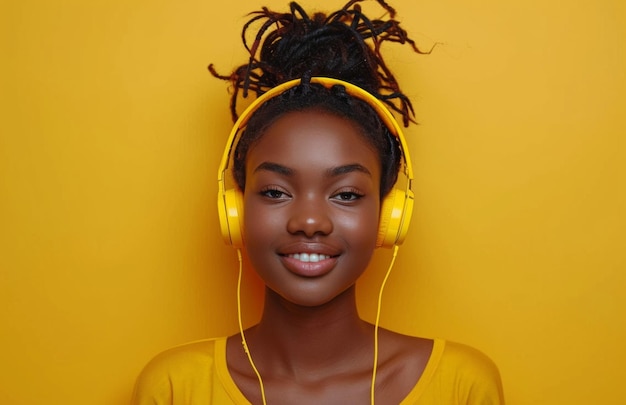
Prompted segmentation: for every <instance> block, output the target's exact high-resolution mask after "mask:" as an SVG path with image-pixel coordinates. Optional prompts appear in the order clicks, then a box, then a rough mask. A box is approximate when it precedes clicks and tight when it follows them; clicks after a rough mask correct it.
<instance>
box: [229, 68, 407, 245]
mask: <svg viewBox="0 0 626 405" xmlns="http://www.w3.org/2000/svg"><path fill="white" fill-rule="evenodd" d="M300 82H301V79H295V80H291V81H288V82H285V83H282V84H280V85H278V86H276V87H274V88H272V89H270V90H268V91H267V92H266V93H264V94H263V95H261V96H260V97H259V98H257V99H256V100H254V101H253V102H252V103H251V104H250V105H249V106H248V108H246V110H245V111H244V112H243V114H241V116H240V117H239V119H238V120H237V122H236V123H235V125H234V126H233V129H232V130H231V131H230V135H229V137H228V141H227V143H226V149H225V150H224V154H223V155H222V161H221V163H220V167H219V169H218V173H217V182H218V196H217V208H218V214H219V219H220V226H221V230H222V237H223V238H224V241H225V242H226V243H227V244H229V245H232V246H233V247H235V248H242V247H243V235H242V230H243V195H242V193H241V190H239V189H237V188H236V187H235V188H229V189H226V185H225V177H226V171H227V169H228V165H229V163H230V160H231V153H232V151H233V150H234V148H235V145H236V141H237V140H238V138H237V135H238V134H239V133H240V132H241V131H242V130H243V129H244V128H245V127H246V125H247V123H248V120H249V119H250V117H251V116H252V114H254V112H255V111H256V110H258V109H259V107H261V106H262V105H263V103H265V102H266V101H268V100H270V99H271V98H273V97H276V96H278V95H280V94H282V93H284V92H285V91H287V90H289V89H290V88H292V87H295V86H297V85H299V84H300ZM311 83H318V84H321V85H322V86H324V87H326V88H331V87H332V86H335V85H340V86H343V87H345V89H346V92H347V93H348V94H349V95H351V96H354V97H356V98H359V99H361V100H363V101H365V102H366V103H367V104H369V105H370V106H371V107H372V108H373V109H374V111H376V113H377V114H378V116H379V117H380V119H381V120H382V121H383V123H384V124H385V125H386V126H387V128H388V129H389V131H390V132H391V133H392V134H393V135H394V136H396V137H397V138H398V141H399V142H400V148H401V149H402V156H403V160H404V165H403V166H402V167H403V169H402V171H403V172H404V175H405V176H406V187H405V189H404V190H402V189H399V188H393V189H392V190H391V191H390V192H389V194H387V196H386V197H385V198H384V200H383V202H382V205H381V210H380V222H379V225H378V237H377V239H376V247H381V246H383V247H393V246H397V245H400V244H401V243H402V242H403V241H404V238H405V237H406V233H407V231H408V229H409V223H410V221H411V214H412V213H413V201H414V194H413V190H412V189H411V185H412V182H413V169H412V167H411V158H410V156H409V149H408V147H407V144H406V140H405V139H404V135H403V133H402V129H401V128H400V125H399V124H398V122H397V121H396V119H395V118H394V116H393V115H392V114H391V112H390V111H389V109H388V108H387V107H386V106H385V105H384V104H383V102H381V101H380V100H379V99H377V98H376V97H374V96H373V95H372V94H370V93H369V92H367V91H366V90H363V89H362V88H360V87H358V86H355V85H353V84H351V83H348V82H344V81H343V80H338V79H332V78H328V77H312V78H311Z"/></svg>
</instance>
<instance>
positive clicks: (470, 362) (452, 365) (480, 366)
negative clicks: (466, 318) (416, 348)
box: [433, 339, 500, 380]
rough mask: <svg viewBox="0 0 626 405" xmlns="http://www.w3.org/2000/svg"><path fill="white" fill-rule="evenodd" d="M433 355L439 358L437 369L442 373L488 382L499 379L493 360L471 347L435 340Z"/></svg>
mask: <svg viewBox="0 0 626 405" xmlns="http://www.w3.org/2000/svg"><path fill="white" fill-rule="evenodd" d="M435 352H437V353H435ZM433 355H437V356H439V357H440V358H439V367H438V368H439V369H440V371H441V372H443V373H450V372H453V373H455V374H457V375H458V374H467V375H471V376H475V377H482V378H485V379H489V380H494V379H499V378H500V374H499V371H498V368H497V366H496V364H495V363H494V362H493V360H492V359H491V358H490V357H489V356H487V355H486V354H485V353H483V352H482V351H480V350H478V349H476V348H474V347H472V346H468V345H466V344H462V343H458V342H453V341H449V340H443V339H435V348H433Z"/></svg>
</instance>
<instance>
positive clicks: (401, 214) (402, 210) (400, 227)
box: [376, 188, 413, 247]
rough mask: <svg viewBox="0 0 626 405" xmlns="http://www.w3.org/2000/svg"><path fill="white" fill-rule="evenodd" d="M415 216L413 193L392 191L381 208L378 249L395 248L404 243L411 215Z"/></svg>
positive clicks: (377, 240)
mask: <svg viewBox="0 0 626 405" xmlns="http://www.w3.org/2000/svg"><path fill="white" fill-rule="evenodd" d="M412 214H413V193H412V192H411V190H408V195H407V193H405V192H404V191H402V190H399V189H396V188H394V189H392V190H391V191H390V192H389V194H388V195H387V196H386V197H385V199H384V200H383V202H382V205H381V208H380V220H379V221H380V222H379V224H378V237H377V239H376V247H393V246H395V245H400V244H402V242H404V238H405V237H406V234H407V231H408V230H409V223H410V222H411V215H412Z"/></svg>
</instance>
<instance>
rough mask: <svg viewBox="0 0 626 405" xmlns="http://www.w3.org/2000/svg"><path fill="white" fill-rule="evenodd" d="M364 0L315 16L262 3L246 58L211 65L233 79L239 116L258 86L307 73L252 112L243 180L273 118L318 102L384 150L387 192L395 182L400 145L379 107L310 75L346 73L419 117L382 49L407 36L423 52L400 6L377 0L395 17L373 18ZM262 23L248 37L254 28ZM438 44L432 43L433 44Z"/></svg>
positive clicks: (237, 160)
mask: <svg viewBox="0 0 626 405" xmlns="http://www.w3.org/2000/svg"><path fill="white" fill-rule="evenodd" d="M362 1H364V0H350V1H348V3H346V4H345V5H344V6H343V7H342V8H341V9H340V10H337V11H335V12H333V13H331V14H329V15H328V16H327V15H325V14H323V13H315V14H314V15H313V18H310V17H309V16H308V15H307V13H306V12H305V11H304V10H303V9H302V7H301V6H300V5H299V4H298V3H296V2H291V3H290V12H288V13H277V12H274V11H271V10H269V9H268V8H267V7H263V8H262V10H260V11H255V12H252V13H250V14H249V15H250V16H251V18H250V20H249V21H248V22H247V23H246V24H245V25H244V27H243V30H242V41H243V44H244V46H245V48H246V49H247V51H248V53H249V55H250V56H249V60H248V63H246V64H244V65H241V66H239V67H237V68H236V69H235V70H234V71H233V72H232V73H231V74H230V75H228V76H224V75H220V74H218V73H217V71H216V70H215V68H214V67H213V65H212V64H211V65H209V71H210V72H211V73H212V74H213V75H214V76H215V77H217V78H220V79H222V80H226V81H229V82H231V84H232V86H233V89H234V91H233V93H232V96H231V102H230V110H231V115H232V118H233V121H236V120H237V118H238V113H237V102H238V100H239V98H240V97H239V96H240V91H241V93H242V94H241V96H243V98H246V97H248V95H249V93H250V92H251V91H252V92H253V93H255V95H256V97H258V96H260V95H262V94H263V93H265V92H266V91H267V90H269V89H271V88H273V87H275V86H277V85H279V84H281V83H284V82H286V81H289V80H293V79H299V78H300V79H302V83H301V84H300V85H299V86H296V87H294V88H291V89H289V90H288V91H286V92H285V93H283V94H281V95H280V96H278V97H275V98H273V99H271V100H269V101H267V102H266V103H265V104H263V105H262V106H261V107H260V108H259V109H258V110H257V111H256V112H255V113H254V114H253V116H252V117H251V118H250V120H249V121H248V125H247V127H246V129H245V130H244V132H243V134H242V135H241V138H240V140H239V142H238V143H237V146H236V149H235V154H234V162H233V176H234V179H235V182H236V184H237V186H238V187H239V188H240V189H241V190H243V189H244V188H245V180H246V179H245V161H246V156H247V153H248V150H249V149H250V147H251V146H252V145H253V144H254V143H255V142H256V141H257V140H258V139H259V138H260V137H261V136H262V135H263V133H264V131H265V129H267V128H268V127H269V126H270V125H271V124H272V123H273V122H275V121H276V120H277V119H278V118H279V117H280V116H282V115H284V114H287V113H289V112H295V111H304V110H307V109H316V110H319V111H323V112H326V113H329V114H333V115H336V116H339V117H343V118H347V119H349V120H351V121H352V122H353V123H355V124H356V125H357V127H358V128H360V129H361V133H362V134H363V135H364V137H365V139H366V140H368V142H370V144H371V145H372V146H373V147H374V148H375V150H376V151H377V152H378V155H379V160H380V164H381V168H382V171H381V186H380V192H381V198H382V197H384V196H385V195H386V194H387V193H388V192H389V191H390V190H391V188H392V187H393V185H394V184H395V182H396V180H397V176H398V171H399V168H400V160H401V152H400V145H399V142H398V140H397V139H396V138H395V136H392V135H391V134H390V132H389V130H388V129H387V128H386V126H385V125H384V124H383V123H382V121H381V120H380V118H379V117H378V114H377V113H376V112H375V111H374V110H373V109H372V108H371V107H370V106H369V105H368V104H367V103H366V102H364V101H362V100H360V99H357V98H355V97H352V96H350V95H348V94H347V93H346V91H345V88H343V86H337V85H336V86H334V87H332V88H330V89H327V88H325V87H324V86H321V85H318V84H312V83H310V78H311V77H331V78H335V79H340V80H343V81H346V82H349V83H352V84H354V85H356V86H359V87H361V88H362V89H364V90H366V91H368V92H369V93H371V94H372V95H374V96H375V97H377V98H378V99H380V100H381V101H383V102H384V103H386V104H387V106H389V107H390V108H391V109H392V110H393V111H395V112H397V113H399V114H400V115H401V116H402V121H403V124H404V126H408V124H409V122H413V115H414V112H413V107H412V105H411V102H410V100H409V99H408V97H406V95H404V94H403V93H402V92H401V91H400V88H399V85H398V83H397V81H396V79H395V77H394V76H393V74H392V73H391V71H390V70H389V69H388V68H387V65H386V64H385V61H384V59H383V57H382V55H381V53H380V50H381V45H382V43H384V42H396V43H401V44H409V45H410V46H411V47H412V49H413V50H414V51H415V52H417V53H420V54H425V53H429V52H430V51H426V52H425V51H422V50H420V49H419V48H418V47H417V46H416V44H415V42H414V41H413V40H411V39H410V38H409V37H408V35H407V33H406V31H404V30H403V29H402V28H401V27H400V23H399V22H398V21H396V20H394V17H395V13H396V12H395V10H394V9H393V8H392V7H391V6H389V5H388V4H387V3H386V2H385V1H384V0H376V3H377V4H378V5H380V6H381V7H382V8H383V9H384V11H385V12H386V13H387V14H388V15H389V19H387V20H383V19H370V18H368V17H367V16H366V15H365V14H364V13H363V12H362V10H361V6H360V5H359V4H358V3H361V2H362ZM254 24H261V26H260V28H259V29H258V31H257V32H256V34H255V35H254V41H253V42H252V44H249V42H248V40H247V38H248V31H249V30H251V29H252V28H251V27H252V26H253V25H254ZM431 50H432V49H431Z"/></svg>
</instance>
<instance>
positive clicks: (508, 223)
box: [0, 0, 626, 405]
mask: <svg viewBox="0 0 626 405" xmlns="http://www.w3.org/2000/svg"><path fill="white" fill-rule="evenodd" d="M5 3H6V4H5ZM211 3H216V2H212V1H186V2H184V1H183V2H174V1H161V0H150V1H142V0H135V1H126V0H108V1H103V0H96V1H82V0H66V1H56V2H51V1H42V0H24V1H20V2H17V1H15V2H3V5H2V12H1V13H0V15H1V16H0V19H1V20H0V27H1V28H0V30H1V31H0V33H1V35H0V38H1V39H0V41H2V42H0V43H1V44H2V53H1V55H2V62H1V63H0V66H1V67H0V69H1V72H0V80H1V83H2V90H1V99H2V105H1V109H0V111H1V117H2V118H1V119H0V238H1V240H0V242H1V244H0V317H1V318H0V328H1V329H0V403H2V404H10V405H24V404H28V405H31V404H33V405H34V404H41V403H48V404H63V405H74V404H75V405H83V404H103V405H104V404H124V403H126V402H127V401H128V397H129V393H130V390H131V387H132V383H133V380H134V378H135V376H136V375H137V373H138V372H139V370H140V369H141V367H142V366H143V364H145V362H146V361H147V360H148V359H149V358H150V357H151V356H152V355H154V354H155V353H156V352H158V351H160V350H162V349H164V348H166V347H168V346H171V345H174V344H177V343H181V342H184V341H188V340H192V339H198V338H202V337H206V336H213V335H221V334H225V333H231V332H233V331H234V330H235V322H234V318H233V316H234V276H235V258H234V253H233V252H232V251H231V250H230V249H229V248H227V247H225V246H224V245H223V244H222V242H221V239H220V237H219V235H218V231H217V224H216V221H217V215H216V212H215V211H216V210H215V197H216V187H215V170H216V166H217V159H218V157H219V155H220V153H221V149H222V144H223V142H224V138H225V136H226V133H227V130H228V125H229V117H228V114H227V95H226V92H225V87H224V84H223V83H221V82H218V81H216V80H214V79H212V78H211V77H210V76H209V74H208V73H207V72H206V69H205V66H206V65H207V64H208V63H209V62H216V63H217V66H218V68H220V69H221V71H226V70H228V69H229V68H230V67H232V66H233V65H234V64H235V63H238V62H241V60H242V59H241V58H242V53H241V51H240V48H239V41H238V34H239V27H240V25H241V23H242V22H243V21H244V19H243V18H241V16H242V15H243V14H244V13H245V12H247V11H250V10H252V9H255V8H257V6H259V5H260V4H266V3H267V4H271V5H276V6H278V7H282V6H283V5H285V4H286V1H281V2H276V1H275V0H267V1H265V2H259V1H258V0H254V1H252V0H245V1H230V2H217V3H218V4H219V6H217V8H216V7H211V6H210V4H211ZM312 3H319V2H317V1H314V0H309V1H303V2H302V4H304V5H310V4H312ZM324 3H325V4H329V5H331V6H332V5H339V4H340V2H336V1H333V2H331V1H327V2H324ZM223 4H227V6H225V5H223ZM392 4H394V5H395V6H396V7H397V9H398V10H399V12H400V15H399V17H400V18H401V19H402V20H404V22H405V24H406V26H407V28H408V29H409V31H410V32H412V33H413V36H414V37H416V38H417V39H418V42H419V43H420V44H422V45H423V46H425V47H428V46H430V45H431V44H432V43H433V42H434V41H437V42H442V43H444V44H443V45H441V46H439V47H437V48H436V49H435V51H434V52H433V54H432V55H430V56H427V57H419V56H415V55H410V54H408V53H407V52H405V51H404V50H403V51H399V50H398V49H401V48H396V47H390V53H391V54H393V55H394V57H395V60H394V62H392V65H393V66H394V67H395V68H396V69H397V70H398V72H399V76H400V77H401V78H402V79H403V80H402V82H403V83H404V84H405V87H406V89H407V91H408V92H409V93H410V94H411V95H412V96H413V98H414V102H415V106H416V111H417V114H418V119H419V121H420V123H421V125H420V126H419V127H414V128H412V129H410V130H409V131H408V137H409V138H410V141H409V142H410V144H411V146H412V148H413V149H412V153H413V160H414V163H415V166H416V172H417V182H416V188H417V211H416V216H415V217H414V223H413V226H412V228H411V230H410V234H409V237H408V239H407V242H406V246H404V248H403V249H401V251H400V256H399V259H398V264H397V267H396V269H395V274H394V277H393V278H392V280H391V281H390V285H389V289H388V290H387V294H386V297H387V299H386V301H385V307H384V319H383V323H384V324H385V325H386V326H391V327H394V328H397V329H399V330H401V331H405V332H408V333H415V334H420V335H426V336H443V337H447V338H450V339H454V340H458V341H463V342H467V343H470V344H472V345H475V346H477V347H479V348H481V349H483V350H484V351H486V352H487V353H489V354H490V355H491V356H492V357H493V358H494V359H495V360H496V362H497V363H498V364H499V366H500V368H501V372H502V375H503V379H504V383H505V386H506V387H505V389H506V394H507V397H508V400H509V404H546V405H548V404H568V405H583V404H585V405H586V404H617V403H621V402H622V401H623V399H622V398H623V394H622V380H623V378H624V376H626V349H625V347H626V345H624V343H623V342H625V341H626V330H625V325H624V319H626V316H625V315H626V294H624V289H625V287H626V276H625V274H626V271H625V267H626V266H625V264H626V263H625V253H624V250H625V249H624V245H625V240H624V239H625V236H624V227H625V225H626V223H625V214H624V207H626V198H625V197H626V193H625V191H624V183H625V180H626V179H625V176H624V175H625V172H626V170H625V169H626V159H624V155H625V153H626V145H625V144H624V134H625V133H626V124H625V121H624V118H623V116H624V111H625V107H626V77H625V75H626V73H625V72H626V63H625V61H624V58H625V57H626V54H625V42H624V38H626V29H625V27H626V8H625V6H624V4H625V3H624V2H623V1H621V0H613V1H611V0H601V1H596V2H590V1H582V0H574V1H569V2H563V1H557V0H547V1H539V0H535V1H527V0H513V1H509V2H502V1H497V0H486V1H461V0H446V1H435V0H420V1H417V2H415V1H410V0H395V1H393V2H392ZM387 259H388V252H387V251H383V252H381V254H380V255H378V257H377V258H376V259H375V261H376V263H377V264H379V265H380V266H381V267H382V266H385V265H386V262H387ZM379 276H380V272H376V271H372V272H371V273H368V274H367V275H366V276H365V279H364V282H363V285H362V289H361V292H360V300H361V306H362V309H363V313H364V316H366V317H368V318H371V316H372V311H373V305H372V298H371V292H372V291H373V290H374V288H375V287H374V285H375V284H376V282H377V281H378V280H379ZM247 291H248V293H249V295H251V296H252V295H254V294H257V293H258V291H259V288H258V285H257V286H256V287H247ZM225 300H227V302H225ZM255 305H256V301H255V299H254V298H251V299H249V300H247V303H246V311H247V314H248V322H250V321H252V320H253V319H254V317H255V316H256V314H257V313H258V309H257V310H255V309H254V307H255Z"/></svg>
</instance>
